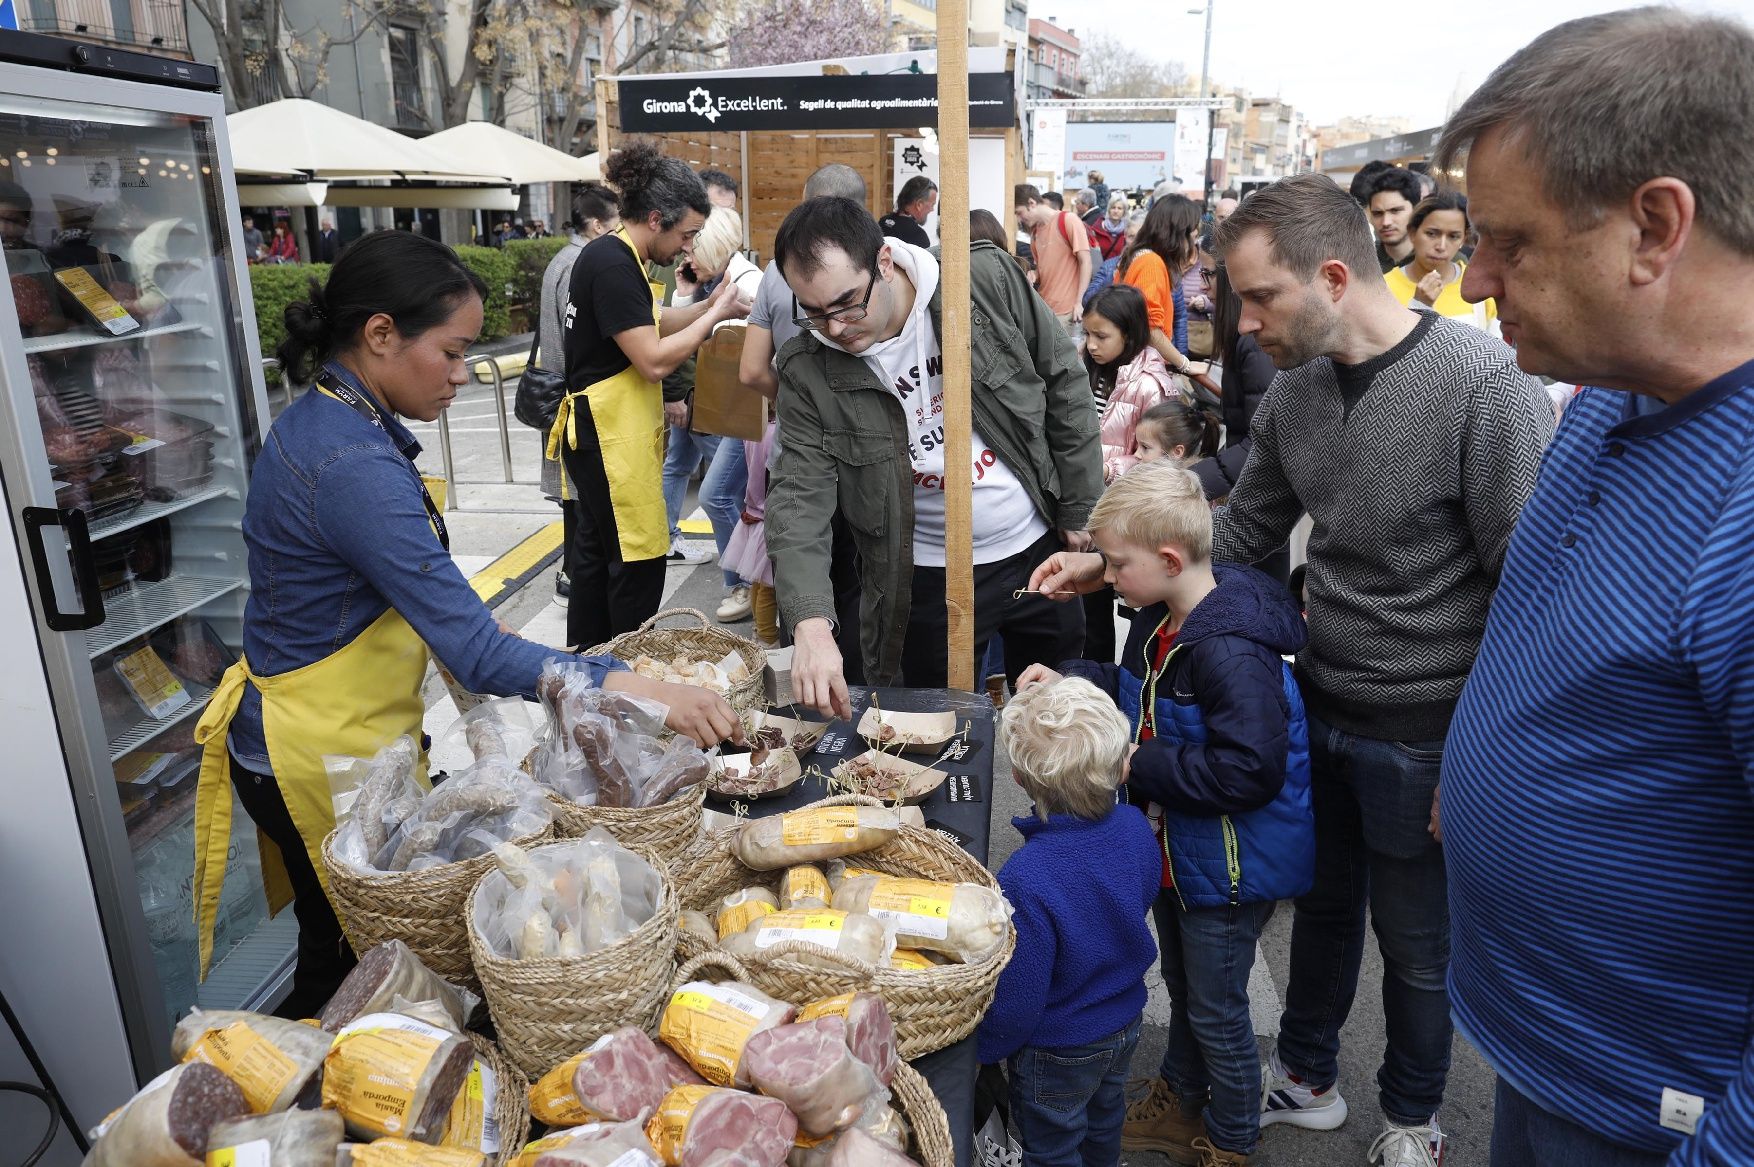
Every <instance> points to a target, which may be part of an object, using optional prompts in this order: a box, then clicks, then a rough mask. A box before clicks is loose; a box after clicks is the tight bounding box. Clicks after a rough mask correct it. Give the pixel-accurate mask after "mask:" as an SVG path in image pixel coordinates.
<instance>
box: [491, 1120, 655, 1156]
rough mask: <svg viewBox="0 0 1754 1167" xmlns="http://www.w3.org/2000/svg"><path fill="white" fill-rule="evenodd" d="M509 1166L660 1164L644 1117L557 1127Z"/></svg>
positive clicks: (526, 1149)
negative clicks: (568, 1128)
mask: <svg viewBox="0 0 1754 1167" xmlns="http://www.w3.org/2000/svg"><path fill="white" fill-rule="evenodd" d="M509 1167H661V1164H660V1162H659V1159H658V1155H657V1152H656V1151H654V1150H653V1149H652V1144H651V1142H650V1140H648V1139H647V1138H646V1132H645V1121H644V1119H643V1118H642V1119H641V1120H640V1121H639V1122H623V1123H615V1124H609V1123H592V1124H590V1125H588V1126H582V1127H574V1128H573V1129H572V1130H566V1131H556V1132H554V1133H552V1134H549V1135H547V1136H545V1137H543V1138H540V1139H538V1140H536V1141H535V1142H534V1143H531V1144H530V1145H529V1146H527V1147H525V1148H524V1149H523V1151H521V1152H519V1154H518V1155H516V1156H515V1157H514V1158H513V1159H512V1161H511V1163H510V1164H509Z"/></svg>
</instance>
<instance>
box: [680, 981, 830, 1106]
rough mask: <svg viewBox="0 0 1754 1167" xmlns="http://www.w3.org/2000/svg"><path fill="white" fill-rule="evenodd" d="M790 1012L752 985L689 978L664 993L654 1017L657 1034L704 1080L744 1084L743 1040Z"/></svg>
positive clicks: (746, 1080) (791, 1010) (745, 1042)
mask: <svg viewBox="0 0 1754 1167" xmlns="http://www.w3.org/2000/svg"><path fill="white" fill-rule="evenodd" d="M796 1014H797V1010H796V1009H794V1008H793V1007H792V1006H790V1005H787V1004H785V1003H784V1002H782V1001H776V1000H774V999H773V998H772V997H770V996H768V995H767V994H766V993H764V992H762V991H761V990H760V989H758V988H756V987H755V986H754V985H746V984H743V983H742V982H740V981H726V982H724V983H722V984H713V983H711V982H708V981H690V982H689V983H688V984H686V985H683V986H682V987H681V988H679V989H677V990H676V991H675V992H674V993H672V994H671V995H670V1002H669V1004H667V1005H665V1006H664V1013H663V1016H661V1017H660V1018H659V1019H658V1037H659V1039H660V1040H662V1041H663V1042H664V1044H665V1045H668V1046H669V1047H670V1048H671V1049H673V1050H675V1051H676V1052H677V1053H679V1054H681V1055H682V1056H683V1057H684V1058H686V1059H687V1061H688V1064H689V1065H690V1066H693V1067H694V1069H695V1072H696V1073H698V1074H699V1075H700V1076H701V1077H703V1078H705V1079H706V1080H707V1081H709V1082H713V1083H716V1084H718V1085H720V1086H731V1085H737V1086H747V1085H749V1077H748V1075H747V1074H746V1073H745V1072H744V1066H743V1052H744V1049H745V1048H746V1047H747V1046H748V1044H749V1039H750V1038H752V1037H754V1036H755V1035H756V1034H757V1033H760V1032H761V1031H762V1030H764V1029H772V1028H773V1027H774V1026H776V1025H784V1024H786V1023H787V1022H789V1021H791V1020H792V1018H793V1017H794V1016H796Z"/></svg>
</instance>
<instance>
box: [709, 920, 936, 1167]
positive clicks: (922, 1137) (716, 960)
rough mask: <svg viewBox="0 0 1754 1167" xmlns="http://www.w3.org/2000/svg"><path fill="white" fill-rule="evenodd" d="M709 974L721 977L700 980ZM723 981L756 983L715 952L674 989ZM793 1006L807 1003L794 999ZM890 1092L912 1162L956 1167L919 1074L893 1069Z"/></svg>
mask: <svg viewBox="0 0 1754 1167" xmlns="http://www.w3.org/2000/svg"><path fill="white" fill-rule="evenodd" d="M709 971H716V972H719V973H722V974H724V975H723V976H720V977H713V976H702V974H703V973H705V972H709ZM725 979H729V980H737V981H743V982H744V983H745V984H758V983H759V982H758V981H757V980H756V979H755V976H754V973H753V971H752V970H751V968H750V967H749V966H748V965H746V964H744V963H743V962H741V961H739V960H738V959H737V958H736V957H734V956H732V955H731V954H730V953H728V952H717V951H714V952H705V953H702V954H701V955H699V956H696V957H694V958H693V959H691V960H689V961H688V962H687V963H686V964H684V965H683V966H682V967H681V968H679V969H677V970H676V979H675V981H674V988H681V987H682V986H683V985H685V984H687V983H688V982H690V981H697V980H713V981H718V980H725ZM770 995H771V994H770ZM812 999H814V998H812ZM792 1003H793V1004H805V1003H806V1002H805V1001H800V1000H797V999H795V998H794V999H792ZM889 1089H890V1092H891V1094H892V1095H893V1097H892V1098H891V1102H892V1103H893V1105H894V1106H895V1109H897V1110H899V1111H900V1112H901V1116H902V1117H903V1118H905V1119H907V1124H908V1126H909V1127H911V1128H912V1129H913V1144H914V1145H913V1157H914V1159H915V1160H916V1161H917V1162H919V1163H920V1164H921V1167H956V1147H955V1144H953V1143H952V1142H951V1141H950V1119H949V1117H948V1116H946V1115H945V1113H944V1107H943V1105H942V1104H941V1103H939V1101H938V1096H937V1095H936V1094H934V1093H932V1087H931V1086H930V1085H929V1084H928V1083H927V1082H926V1080H925V1078H923V1077H921V1076H920V1072H919V1071H918V1070H916V1069H914V1068H913V1067H912V1066H910V1065H908V1064H907V1063H906V1062H902V1063H901V1064H899V1065H898V1066H896V1067H895V1078H894V1079H893V1080H892V1081H891V1082H890V1084H889Z"/></svg>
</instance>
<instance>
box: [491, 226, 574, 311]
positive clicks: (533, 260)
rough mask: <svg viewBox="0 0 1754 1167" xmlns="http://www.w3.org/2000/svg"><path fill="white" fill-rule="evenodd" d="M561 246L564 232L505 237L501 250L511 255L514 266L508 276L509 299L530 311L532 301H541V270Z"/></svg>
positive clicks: (543, 269) (564, 243) (546, 267)
mask: <svg viewBox="0 0 1754 1167" xmlns="http://www.w3.org/2000/svg"><path fill="white" fill-rule="evenodd" d="M565 246H566V237H565V236H564V235H555V236H551V237H549V238H547V239H510V240H507V241H506V245H505V250H504V252H503V253H502V254H505V255H509V256H511V258H512V261H513V262H514V263H516V264H517V269H518V270H517V275H516V276H515V277H513V280H512V288H513V291H512V303H514V304H523V305H525V306H526V307H528V308H529V309H530V310H531V311H532V313H534V311H535V308H536V305H537V304H539V303H541V302H542V273H543V272H545V271H547V270H548V261H549V260H551V259H553V258H554V257H555V256H556V255H558V254H560V249H561V248H563V247H565Z"/></svg>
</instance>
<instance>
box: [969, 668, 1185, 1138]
mask: <svg viewBox="0 0 1754 1167" xmlns="http://www.w3.org/2000/svg"><path fill="white" fill-rule="evenodd" d="M999 732H1000V735H1001V737H1002V738H1003V739H1004V742H1005V748H1006V750H1007V752H1008V753H1009V754H1010V757H1011V769H1012V773H1013V774H1014V775H1015V777H1016V779H1017V784H1018V785H1019V786H1022V787H1023V789H1024V790H1025V791H1027V792H1028V794H1029V796H1030V798H1031V800H1032V801H1033V802H1034V803H1035V807H1034V810H1035V813H1034V814H1032V815H1029V816H1028V817H1025V818H1017V819H1013V820H1012V824H1013V825H1014V826H1016V828H1017V829H1018V831H1020V832H1021V833H1022V834H1023V846H1022V847H1020V848H1019V849H1018V850H1017V852H1016V853H1015V854H1014V855H1012V856H1011V858H1010V859H1009V860H1007V861H1006V863H1005V866H1004V867H1002V868H1001V869H1000V870H999V886H1000V888H1002V889H1003V890H1004V892H1005V898H1006V900H1007V901H1008V902H1009V903H1010V904H1011V907H1012V910H1013V916H1012V919H1013V921H1014V922H1015V923H1016V925H1017V950H1016V952H1015V954H1014V955H1013V956H1012V958H1011V963H1010V964H1008V965H1006V966H1005V971H1004V972H1003V973H1001V974H1000V976H999V985H998V991H997V992H996V993H995V995H994V998H993V1004H992V1007H991V1008H990V1009H988V1010H987V1015H986V1016H985V1017H984V1018H982V1020H981V1026H980V1031H979V1044H980V1058H981V1061H982V1062H987V1063H991V1062H998V1061H1004V1062H1005V1063H1007V1066H1008V1068H1009V1069H1010V1072H1011V1088H1010V1096H1011V1123H1012V1127H1013V1129H1014V1130H1015V1131H1016V1133H1017V1136H1018V1140H1019V1142H1021V1143H1022V1145H1023V1167H1115V1165H1117V1164H1119V1162H1120V1158H1121V1125H1122V1123H1123V1122H1124V1121H1125V1119H1126V1114H1127V1070H1128V1067H1129V1066H1131V1065H1132V1061H1133V1050H1134V1049H1135V1048H1136V1047H1137V1046H1138V1044H1139V1018H1140V1015H1141V1014H1142V1013H1143V1012H1144V1009H1145V974H1146V973H1147V972H1149V971H1150V970H1151V962H1152V961H1153V960H1155V959H1156V957H1157V946H1156V945H1155V944H1153V943H1152V941H1151V928H1150V926H1149V925H1148V924H1146V922H1145V917H1146V916H1147V915H1148V914H1149V913H1150V911H1151V907H1152V904H1153V903H1154V902H1155V900H1156V898H1157V874H1158V869H1159V863H1158V859H1157V846H1156V840H1154V839H1153V838H1152V836H1151V824H1150V823H1148V822H1146V821H1145V816H1144V815H1142V814H1140V813H1139V811H1138V809H1137V808H1135V807H1131V806H1128V805H1126V804H1125V803H1119V802H1118V800H1117V798H1116V794H1115V790H1116V787H1118V786H1119V785H1120V783H1121V779H1122V776H1123V774H1124V772H1125V766H1126V761H1127V742H1128V738H1129V733H1128V727H1127V719H1126V718H1125V717H1123V716H1121V713H1120V711H1119V710H1118V709H1116V708H1115V707H1114V704H1113V703H1112V702H1111V701H1110V700H1109V699H1108V698H1107V697H1106V696H1104V695H1103V693H1102V691H1101V690H1100V689H1098V688H1097V687H1096V686H1094V685H1092V684H1091V683H1090V682H1088V681H1084V680H1080V679H1078V678H1075V677H1074V678H1067V679H1064V680H1058V681H1056V682H1055V683H1053V684H1051V685H1030V686H1027V687H1023V688H1021V689H1019V691H1018V693H1017V696H1016V697H1014V698H1012V699H1011V701H1009V702H1008V703H1007V704H1006V705H1005V712H1004V716H1003V718H1002V720H1001V721H1000V727H999Z"/></svg>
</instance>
